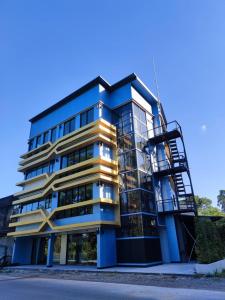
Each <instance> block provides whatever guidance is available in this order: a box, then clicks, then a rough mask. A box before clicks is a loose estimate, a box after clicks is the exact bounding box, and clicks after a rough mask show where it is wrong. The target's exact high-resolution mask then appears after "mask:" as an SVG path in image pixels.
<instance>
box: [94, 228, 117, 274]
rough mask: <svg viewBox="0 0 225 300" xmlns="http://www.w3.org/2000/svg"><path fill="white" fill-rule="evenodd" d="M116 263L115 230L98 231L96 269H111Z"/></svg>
mask: <svg viewBox="0 0 225 300" xmlns="http://www.w3.org/2000/svg"><path fill="white" fill-rule="evenodd" d="M116 263H117V260H116V233H115V229H106V228H104V229H100V230H99V232H98V233H97V267H98V268H106V267H112V266H115V265H116Z"/></svg>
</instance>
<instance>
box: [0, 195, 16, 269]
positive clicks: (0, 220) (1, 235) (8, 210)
mask: <svg viewBox="0 0 225 300" xmlns="http://www.w3.org/2000/svg"><path fill="white" fill-rule="evenodd" d="M13 200H14V197H13V195H10V196H7V197H3V198H0V267H1V265H3V264H5V263H6V262H10V260H11V256H12V249H13V238H12V237H7V234H8V233H9V232H10V231H12V228H9V222H10V216H11V214H12V208H13V206H12V202H13Z"/></svg>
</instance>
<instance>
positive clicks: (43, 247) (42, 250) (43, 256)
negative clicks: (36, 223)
mask: <svg viewBox="0 0 225 300" xmlns="http://www.w3.org/2000/svg"><path fill="white" fill-rule="evenodd" d="M47 253H48V239H47V238H46V237H41V240H40V246H39V254H38V264H39V265H45V264H46V263H47Z"/></svg>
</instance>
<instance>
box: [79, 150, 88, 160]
mask: <svg viewBox="0 0 225 300" xmlns="http://www.w3.org/2000/svg"><path fill="white" fill-rule="evenodd" d="M86 157H87V156H86V148H83V149H81V150H80V162H82V161H84V160H86Z"/></svg>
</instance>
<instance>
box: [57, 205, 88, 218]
mask: <svg viewBox="0 0 225 300" xmlns="http://www.w3.org/2000/svg"><path fill="white" fill-rule="evenodd" d="M92 213H93V206H92V205H87V206H83V207H77V208H72V209H67V210H63V211H59V212H57V213H56V214H55V218H56V219H63V218H71V217H78V216H83V215H89V214H92Z"/></svg>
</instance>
